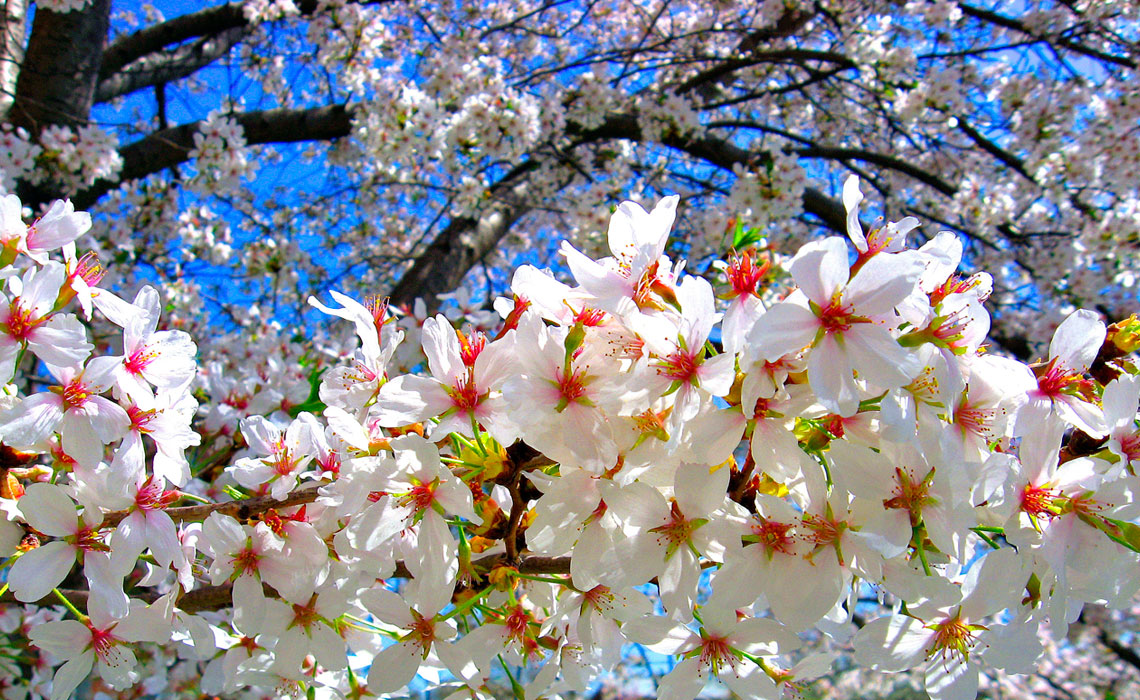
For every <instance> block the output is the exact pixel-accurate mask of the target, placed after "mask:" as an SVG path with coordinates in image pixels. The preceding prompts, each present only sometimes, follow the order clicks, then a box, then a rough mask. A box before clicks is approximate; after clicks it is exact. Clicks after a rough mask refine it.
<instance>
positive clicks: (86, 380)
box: [0, 357, 131, 466]
mask: <svg viewBox="0 0 1140 700" xmlns="http://www.w3.org/2000/svg"><path fill="white" fill-rule="evenodd" d="M117 365H118V358H115V357H96V358H93V359H92V360H91V361H90V362H88V363H87V366H86V367H84V368H82V369H80V368H79V367H75V366H73V367H56V366H54V365H50V364H49V365H48V366H47V368H48V371H50V372H51V374H52V376H53V377H55V378H56V380H58V381H59V385H58V386H54V387H51V390H50V391H48V392H45V393H40V394H33V395H32V396H29V397H26V398H24V399H23V400H21V401H20V403H18V404H16V405H15V406H14V407H12V408H11V409H9V410H8V411H7V412H5V415H4V420H3V421H0V437H2V438H3V440H4V442H6V443H7V444H8V445H10V446H12V447H15V448H17V449H44V448H45V446H46V442H47V440H48V438H49V437H51V435H52V433H55V432H58V433H59V436H60V444H61V446H62V447H63V451H64V452H66V453H67V454H68V455H69V456H70V457H72V458H73V459H75V461H77V462H79V463H80V464H82V465H84V466H94V465H96V464H98V463H99V461H100V460H102V459H103V446H104V445H107V444H110V443H111V442H114V441H115V440H118V439H120V438H122V437H123V434H124V433H126V431H127V428H128V427H129V426H130V424H131V419H130V417H129V416H128V415H127V412H126V411H125V410H123V407H122V406H120V405H119V404H117V403H115V402H114V401H111V400H110V399H107V398H104V397H103V396H100V394H102V393H103V392H105V391H107V389H108V388H110V386H111V382H112V381H113V377H114V369H115V367H116V366H117Z"/></svg>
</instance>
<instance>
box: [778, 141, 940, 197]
mask: <svg viewBox="0 0 1140 700" xmlns="http://www.w3.org/2000/svg"><path fill="white" fill-rule="evenodd" d="M788 152H789V153H795V154H796V155H798V156H800V157H801V158H828V159H831V160H861V161H863V162H864V163H871V164H873V165H878V166H879V167H881V168H888V169H890V170H894V171H897V172H900V173H902V174H904V175H909V176H910V177H913V178H914V179H915V180H918V181H919V182H921V183H923V184H925V185H929V186H931V187H933V188H934V189H936V190H938V191H939V192H941V193H942V194H944V195H946V196H947V197H953V196H954V194H955V193H956V192H957V191H958V188H957V187H955V186H954V185H951V184H950V183H948V182H946V181H945V180H943V179H942V178H940V177H938V176H937V175H933V174H931V173H928V172H926V171H925V170H923V169H922V168H919V167H916V166H914V165H911V164H910V163H908V162H906V161H904V160H901V159H899V158H895V157H894V156H888V155H884V154H882V153H875V152H874V151H867V150H864V149H862V148H833V147H830V146H810V147H808V148H794V149H791V150H790V151H788Z"/></svg>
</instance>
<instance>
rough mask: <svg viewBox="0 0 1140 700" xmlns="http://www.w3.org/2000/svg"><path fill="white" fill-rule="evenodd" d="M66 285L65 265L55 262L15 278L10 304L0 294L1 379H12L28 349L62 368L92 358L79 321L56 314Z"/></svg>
mask: <svg viewBox="0 0 1140 700" xmlns="http://www.w3.org/2000/svg"><path fill="white" fill-rule="evenodd" d="M64 282H65V272H64V269H63V265H61V264H59V263H57V262H54V261H53V262H49V263H48V264H47V265H46V266H44V267H42V268H31V269H29V270H28V271H27V272H25V273H24V276H23V278H20V277H13V278H12V279H11V280H10V281H9V282H8V289H9V292H10V293H11V294H12V299H11V300H9V298H8V296H7V295H5V294H4V293H2V292H0V379H3V380H4V381H7V380H8V379H10V378H11V377H12V373H13V372H14V371H15V368H16V358H17V357H19V355H20V353H21V352H22V351H23V350H25V349H28V350H31V351H32V352H33V353H35V355H36V357H38V358H40V359H41V360H43V361H44V362H45V363H47V364H49V365H56V366H60V367H64V366H69V365H74V364H79V363H81V362H83V361H84V360H86V359H87V356H88V355H90V354H91V349H92V346H91V344H90V343H88V342H87V333H86V331H84V329H83V326H82V325H81V324H80V323H79V319H77V318H75V316H73V315H70V314H58V313H55V305H56V301H57V299H58V298H59V296H60V290H61V289H62V288H63V286H64Z"/></svg>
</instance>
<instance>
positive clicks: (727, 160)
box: [577, 114, 847, 235]
mask: <svg viewBox="0 0 1140 700" xmlns="http://www.w3.org/2000/svg"><path fill="white" fill-rule="evenodd" d="M609 139H629V140H632V141H642V140H644V139H643V137H642V133H641V127H640V126H639V125H638V123H637V118H636V117H635V116H633V115H629V114H616V115H611V116H610V117H609V118H608V119H606V121H605V122H604V123H603V124H602V125H601V126H599V127H597V128H595V129H589V130H586V131H581V132H578V136H577V142H578V143H587V142H592V141H602V140H609ZM661 143H662V145H664V146H668V147H669V148H674V149H676V150H679V151H682V152H684V153H688V154H689V155H691V156H693V157H696V158H700V159H701V160H703V161H705V162H707V163H710V164H712V165H715V166H717V167H718V168H721V169H723V170H729V171H731V170H732V169H733V166H736V165H741V166H744V167H753V166H755V165H756V164H757V163H760V162H762V161H763V160H764V159H765V158H770V157H771V156H770V154H767V153H754V152H752V151H749V150H746V149H743V148H740V147H739V146H736V145H734V144H732V143H731V142H729V141H727V140H724V139H719V138H713V137H711V136H701V137H691V136H681V135H678V134H675V133H668V134H666V135H665V136H664V137H663V138H662V141H661ZM802 204H803V208H804V211H805V212H806V213H808V214H811V215H812V216H814V217H816V218H817V219H819V220H820V221H821V222H822V223H823V224H824V225H825V226H827V227H828V228H830V229H832V230H833V231H836V232H838V233H841V234H844V235H846V233H847V213H846V211H845V210H844V209H843V205H842V204H841V203H840V202H838V201H836V200H834V199H832V198H831V197H828V196H827V195H825V194H823V193H822V192H820V191H819V190H817V189H815V188H814V187H808V188H806V189H804V194H803V200H802Z"/></svg>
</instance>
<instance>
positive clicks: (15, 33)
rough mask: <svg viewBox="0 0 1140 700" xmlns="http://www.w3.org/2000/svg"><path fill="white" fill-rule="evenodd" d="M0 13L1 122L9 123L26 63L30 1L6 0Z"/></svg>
mask: <svg viewBox="0 0 1140 700" xmlns="http://www.w3.org/2000/svg"><path fill="white" fill-rule="evenodd" d="M0 12H2V13H3V14H0V121H7V119H8V112H9V111H10V110H11V109H12V104H13V103H14V102H15V97H16V81H17V80H19V78H20V66H21V65H23V63H24V37H25V34H26V32H27V20H28V0H4V4H3V8H2V9H0Z"/></svg>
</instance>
